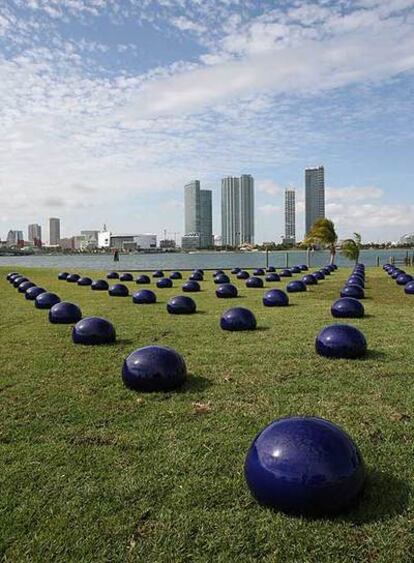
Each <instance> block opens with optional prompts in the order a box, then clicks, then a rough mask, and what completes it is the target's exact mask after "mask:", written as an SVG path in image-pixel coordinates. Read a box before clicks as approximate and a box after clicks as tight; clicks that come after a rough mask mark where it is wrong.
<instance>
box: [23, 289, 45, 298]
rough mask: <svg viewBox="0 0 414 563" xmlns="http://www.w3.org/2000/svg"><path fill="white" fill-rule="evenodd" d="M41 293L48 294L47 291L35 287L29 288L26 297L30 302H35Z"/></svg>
mask: <svg viewBox="0 0 414 563" xmlns="http://www.w3.org/2000/svg"><path fill="white" fill-rule="evenodd" d="M41 293H46V289H43V287H38V286H37V285H35V286H34V287H29V289H28V290H27V291H26V293H25V297H26V299H27V300H28V301H34V300H35V299H36V297H37V296H38V295H40V294H41Z"/></svg>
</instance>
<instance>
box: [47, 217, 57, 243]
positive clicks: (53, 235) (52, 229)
mask: <svg viewBox="0 0 414 563" xmlns="http://www.w3.org/2000/svg"><path fill="white" fill-rule="evenodd" d="M49 244H50V245H51V246H56V245H58V244H60V219H58V218H57V217H51V218H50V219H49Z"/></svg>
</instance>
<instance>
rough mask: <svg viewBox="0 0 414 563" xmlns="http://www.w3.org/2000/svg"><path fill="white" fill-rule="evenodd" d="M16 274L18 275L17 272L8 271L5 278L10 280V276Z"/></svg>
mask: <svg viewBox="0 0 414 563" xmlns="http://www.w3.org/2000/svg"><path fill="white" fill-rule="evenodd" d="M18 275H19V272H9V273H8V274H7V276H6V280H7V281H10V278H11V277H12V276H18Z"/></svg>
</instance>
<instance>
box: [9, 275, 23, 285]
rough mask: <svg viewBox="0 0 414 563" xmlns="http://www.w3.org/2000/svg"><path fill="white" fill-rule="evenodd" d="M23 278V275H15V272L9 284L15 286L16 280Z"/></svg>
mask: <svg viewBox="0 0 414 563" xmlns="http://www.w3.org/2000/svg"><path fill="white" fill-rule="evenodd" d="M22 277H23V276H22V275H21V274H15V273H14V272H13V273H12V274H11V276H10V277H9V283H10V284H11V285H13V283H14V280H15V279H16V278H22Z"/></svg>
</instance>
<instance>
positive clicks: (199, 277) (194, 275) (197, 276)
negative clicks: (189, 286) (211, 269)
mask: <svg viewBox="0 0 414 563" xmlns="http://www.w3.org/2000/svg"><path fill="white" fill-rule="evenodd" d="M188 279H189V280H190V281H196V282H199V281H203V279H204V277H203V274H201V273H200V272H193V273H192V274H191V276H190V277H189V278H188Z"/></svg>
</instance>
